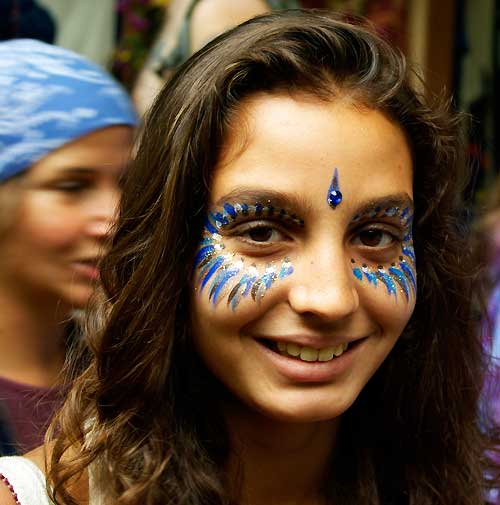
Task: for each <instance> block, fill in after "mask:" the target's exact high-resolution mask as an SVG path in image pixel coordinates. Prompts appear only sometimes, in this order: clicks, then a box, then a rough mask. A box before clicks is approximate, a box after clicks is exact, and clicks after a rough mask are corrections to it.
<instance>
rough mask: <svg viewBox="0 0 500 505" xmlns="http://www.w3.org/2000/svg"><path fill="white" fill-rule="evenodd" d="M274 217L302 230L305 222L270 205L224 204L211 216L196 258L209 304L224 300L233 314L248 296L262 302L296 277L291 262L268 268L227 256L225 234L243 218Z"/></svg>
mask: <svg viewBox="0 0 500 505" xmlns="http://www.w3.org/2000/svg"><path fill="white" fill-rule="evenodd" d="M270 216H274V218H275V219H278V220H280V221H290V222H292V223H293V224H295V225H296V226H300V227H302V226H303V225H304V221H303V220H302V219H300V218H298V217H297V216H296V215H294V214H290V213H288V212H287V211H286V210H285V209H275V208H274V207H273V206H272V205H271V204H270V202H268V203H267V204H266V205H263V204H261V203H256V204H255V205H248V204H246V203H243V204H239V203H237V204H235V205H232V204H230V203H225V204H224V205H223V207H222V209H220V210H219V211H215V212H209V213H208V215H207V218H206V220H205V225H204V229H203V233H202V238H201V240H200V244H199V248H198V251H197V253H196V256H195V258H194V268H195V270H196V271H197V274H196V283H197V285H198V286H199V291H200V293H201V292H203V291H204V290H205V289H206V293H207V294H208V298H209V300H210V301H211V302H212V304H213V305H214V306H215V305H216V304H217V303H218V302H220V301H221V300H222V299H224V298H226V299H227V305H228V306H229V307H231V309H232V310H233V311H234V310H235V309H236V307H237V306H238V304H239V303H240V301H241V300H242V299H244V298H246V297H247V296H251V298H252V300H254V301H260V300H261V299H262V298H263V297H264V295H265V294H266V292H267V291H268V290H269V289H271V287H272V286H273V284H274V283H275V282H276V281H278V280H280V279H284V278H285V277H288V276H289V275H291V274H292V273H293V266H292V264H291V262H290V260H289V259H288V258H284V259H283V260H282V261H278V262H271V263H267V264H266V265H265V267H262V266H260V267H259V266H257V265H256V264H255V263H252V264H247V263H246V262H245V259H244V258H242V257H237V255H236V254H234V253H232V252H226V244H225V243H224V235H223V233H224V231H225V230H228V229H230V228H231V226H232V225H233V224H234V223H236V221H238V220H239V219H241V218H245V219H248V218H249V217H256V218H259V217H260V218H265V217H270Z"/></svg>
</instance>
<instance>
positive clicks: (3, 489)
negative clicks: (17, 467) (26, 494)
mask: <svg viewBox="0 0 500 505" xmlns="http://www.w3.org/2000/svg"><path fill="white" fill-rule="evenodd" d="M18 503H19V502H18ZM18 503H17V504H16V501H15V500H14V497H13V496H12V492H11V491H9V489H8V488H7V484H6V483H5V482H4V481H3V480H0V505H18Z"/></svg>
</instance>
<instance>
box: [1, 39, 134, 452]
mask: <svg viewBox="0 0 500 505" xmlns="http://www.w3.org/2000/svg"><path fill="white" fill-rule="evenodd" d="M0 62H1V63H0V82H1V91H0V258H1V260H0V307H1V308H0V419H1V420H0V423H2V427H3V433H4V435H3V438H4V439H6V438H7V439H8V440H2V441H1V442H3V444H0V445H1V447H0V453H1V451H5V452H12V451H19V452H24V451H26V450H29V449H32V448H33V447H37V446H38V445H40V443H41V442H42V441H43V434H44V428H46V426H47V421H48V420H49V418H50V416H51V413H52V412H53V410H54V408H55V406H56V405H58V404H59V403H60V396H61V390H60V389H59V388H58V387H54V386H56V384H57V383H58V381H59V380H60V372H61V368H62V365H63V361H64V358H65V353H66V350H67V348H68V346H69V343H70V340H71V338H69V336H68V320H69V319H70V317H71V314H72V311H73V310H74V309H81V308H83V307H85V305H86V303H87V300H88V298H89V296H90V294H91V293H92V290H93V289H94V286H95V284H96V281H97V280H98V279H99V270H98V266H97V263H98V261H99V259H100V257H101V255H102V253H103V252H104V249H103V245H104V241H105V239H106V236H107V233H108V228H109V226H110V223H111V218H112V216H113V214H114V212H115V208H116V204H117V201H118V196H119V194H120V188H119V184H118V182H119V178H120V176H121V175H122V172H123V169H124V167H125V165H126V164H127V162H128V157H129V152H130V146H131V142H132V131H133V126H134V124H135V121H136V120H135V115H134V112H133V110H132V108H131V105H130V101H129V99H128V98H127V96H126V94H125V93H124V91H122V89H121V88H120V87H119V86H118V84H117V83H115V82H114V81H113V80H112V79H111V78H110V77H109V76H108V75H107V74H106V73H105V72H104V71H103V70H101V69H99V68H98V67H97V66H95V65H93V64H91V63H90V62H88V61H87V60H85V59H83V58H81V57H80V56H77V55H76V54H73V53H71V52H69V51H66V50H64V49H60V48H56V47H54V46H50V45H47V44H43V43H41V42H38V41H34V40H14V41H9V42H2V43H1V44H0Z"/></svg>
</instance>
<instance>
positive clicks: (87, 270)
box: [72, 260, 100, 280]
mask: <svg viewBox="0 0 500 505" xmlns="http://www.w3.org/2000/svg"><path fill="white" fill-rule="evenodd" d="M72 266H73V269H74V270H75V271H76V272H77V273H78V274H80V275H82V276H83V277H86V278H87V279H90V280H99V276H100V271H99V268H98V266H97V261H87V260H81V261H75V262H73V263H72Z"/></svg>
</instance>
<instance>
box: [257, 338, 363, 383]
mask: <svg viewBox="0 0 500 505" xmlns="http://www.w3.org/2000/svg"><path fill="white" fill-rule="evenodd" d="M365 340H366V338H363V339H359V340H357V341H356V343H355V344H350V346H349V347H348V349H347V350H346V351H344V352H343V353H342V354H341V355H340V356H339V357H337V358H333V359H332V360H331V361H323V362H321V361H314V362H307V361H302V360H300V359H296V358H289V357H287V356H283V355H282V354H279V353H278V352H275V351H273V350H272V349H270V348H269V347H267V346H266V345H265V344H264V343H263V342H262V341H259V340H255V339H254V341H255V342H256V344H257V346H258V348H259V351H260V352H261V353H262V354H263V356H264V358H265V359H267V360H269V361H270V362H271V364H272V365H273V366H274V367H275V369H276V370H277V371H278V372H279V373H280V374H281V375H283V376H285V377H286V378H287V379H289V380H291V381H293V382H329V381H331V380H333V379H335V377H337V376H338V375H340V374H342V373H344V372H345V371H346V370H348V369H349V368H351V366H352V364H353V362H354V360H355V359H356V355H357V354H358V353H359V352H360V350H361V349H362V347H363V342H364V341H365Z"/></svg>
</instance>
